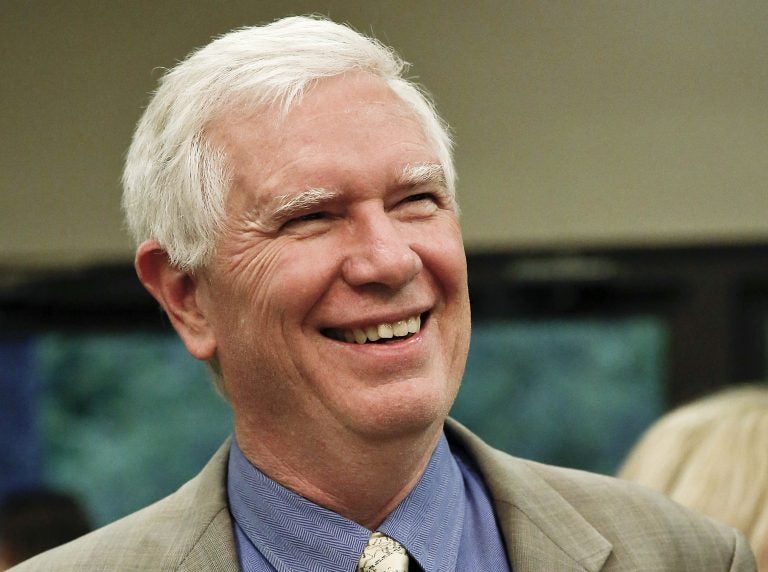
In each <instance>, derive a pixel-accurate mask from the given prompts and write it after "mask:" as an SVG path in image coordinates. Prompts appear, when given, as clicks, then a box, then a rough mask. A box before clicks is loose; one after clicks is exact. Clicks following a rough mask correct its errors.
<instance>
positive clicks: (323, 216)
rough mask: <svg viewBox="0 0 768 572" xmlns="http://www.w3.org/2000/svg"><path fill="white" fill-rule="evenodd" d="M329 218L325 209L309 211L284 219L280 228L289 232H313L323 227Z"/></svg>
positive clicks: (329, 215)
mask: <svg viewBox="0 0 768 572" xmlns="http://www.w3.org/2000/svg"><path fill="white" fill-rule="evenodd" d="M330 219H331V214H330V213H328V212H327V211H316V212H309V213H306V214H302V215H298V216H295V217H293V218H290V219H288V220H287V221H285V222H284V223H283V224H282V225H281V227H280V229H281V230H282V231H285V232H290V233H300V234H302V235H303V234H308V233H309V234H314V233H317V232H320V231H321V230H323V229H325V228H326V227H327V226H328V225H327V223H328V222H329V221H330Z"/></svg>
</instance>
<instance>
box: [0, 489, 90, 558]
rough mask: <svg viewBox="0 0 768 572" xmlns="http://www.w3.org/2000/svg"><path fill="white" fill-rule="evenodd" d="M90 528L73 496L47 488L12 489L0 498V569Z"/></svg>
mask: <svg viewBox="0 0 768 572" xmlns="http://www.w3.org/2000/svg"><path fill="white" fill-rule="evenodd" d="M90 530H91V523H90V520H89V518H88V515H87V514H86V512H85V509H84V508H83V507H82V506H81V505H80V503H79V502H78V501H77V499H75V498H74V497H73V496H71V495H69V494H67V493H64V492H61V491H56V490H52V489H48V488H31V489H23V490H18V491H13V492H10V493H8V494H6V495H5V496H4V497H3V499H2V501H0V570H7V569H8V568H10V567H11V566H13V565H15V564H18V563H19V562H23V561H24V560H27V559H28V558H31V557H32V556H35V555H36V554H40V553H41V552H44V551H46V550H49V549H51V548H54V547H56V546H59V545H61V544H64V543H66V542H69V541H70V540H74V539H75V538H78V537H80V536H82V535H84V534H86V533H87V532H90Z"/></svg>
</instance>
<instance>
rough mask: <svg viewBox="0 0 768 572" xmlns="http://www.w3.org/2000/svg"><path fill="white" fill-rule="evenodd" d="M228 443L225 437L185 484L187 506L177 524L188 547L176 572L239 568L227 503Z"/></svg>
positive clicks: (233, 571) (229, 571) (223, 571)
mask: <svg viewBox="0 0 768 572" xmlns="http://www.w3.org/2000/svg"><path fill="white" fill-rule="evenodd" d="M230 445H231V439H227V441H226V442H225V443H224V444H223V445H222V446H221V447H220V448H219V450H218V451H217V452H216V454H215V455H214V456H213V457H212V458H211V460H210V461H208V464H207V465H206V466H205V468H204V469H203V470H202V471H201V472H200V474H199V475H198V476H197V477H195V479H193V480H192V481H190V482H189V483H188V484H187V485H188V487H189V489H188V490H189V493H188V494H189V500H188V502H187V506H188V508H187V511H186V514H185V516H184V518H183V521H182V522H180V523H179V527H183V528H185V529H186V530H187V534H188V535H189V536H190V538H191V542H190V544H191V548H190V550H189V552H188V553H187V554H186V555H185V556H184V557H183V559H182V561H181V563H180V564H179V566H178V570H179V572H205V571H214V572H237V571H239V570H240V565H239V564H238V561H237V548H236V547H235V538H234V532H233V529H232V518H231V517H230V514H229V508H228V505H227V487H226V482H227V462H228V459H229V448H230ZM185 498H186V497H185Z"/></svg>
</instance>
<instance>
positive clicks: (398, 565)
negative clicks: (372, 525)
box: [357, 532, 408, 572]
mask: <svg viewBox="0 0 768 572" xmlns="http://www.w3.org/2000/svg"><path fill="white" fill-rule="evenodd" d="M357 572H408V554H406V552H405V547H404V546H403V545H402V544H400V543H399V542H398V541H397V540H395V539H394V538H390V537H389V536H387V535H385V534H382V533H381V532H374V533H373V534H371V536H370V538H368V544H367V545H366V546H365V549H364V550H363V555H362V556H361V557H360V562H359V563H358V565H357Z"/></svg>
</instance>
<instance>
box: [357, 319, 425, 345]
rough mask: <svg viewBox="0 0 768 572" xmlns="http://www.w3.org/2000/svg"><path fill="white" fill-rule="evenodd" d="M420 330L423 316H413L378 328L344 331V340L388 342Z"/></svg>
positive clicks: (361, 342)
mask: <svg viewBox="0 0 768 572" xmlns="http://www.w3.org/2000/svg"><path fill="white" fill-rule="evenodd" d="M420 328H421V316H412V317H410V318H408V319H407V320H398V321H397V322H393V323H391V324H378V325H376V326H368V327H367V328H365V329H362V328H355V329H353V330H344V339H345V340H346V341H348V342H350V343H352V342H354V343H357V344H364V343H365V342H375V341H377V340H380V339H385V340H386V339H390V338H395V337H398V338H400V337H403V336H407V335H408V334H415V333H416V332H418V331H419V329H420Z"/></svg>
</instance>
